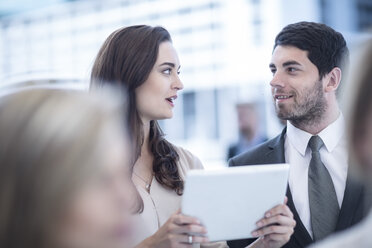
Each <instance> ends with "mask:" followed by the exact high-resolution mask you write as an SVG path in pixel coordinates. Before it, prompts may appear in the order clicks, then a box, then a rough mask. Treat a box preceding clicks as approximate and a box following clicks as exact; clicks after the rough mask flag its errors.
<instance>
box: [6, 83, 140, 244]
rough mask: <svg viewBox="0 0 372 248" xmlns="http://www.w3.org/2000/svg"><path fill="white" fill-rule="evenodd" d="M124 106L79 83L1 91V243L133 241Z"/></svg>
mask: <svg viewBox="0 0 372 248" xmlns="http://www.w3.org/2000/svg"><path fill="white" fill-rule="evenodd" d="M123 111H125V110H124V109H123V106H122V104H120V101H113V100H112V98H108V97H103V96H102V97H98V96H97V97H95V96H92V95H89V94H88V93H84V92H78V91H73V90H62V89H39V88H33V89H24V90H20V91H17V92H15V93H14V92H13V93H11V94H8V95H5V96H2V97H1V98H0V247H4V248H5V247H6V248H26V247H27V248H125V247H130V246H129V245H128V244H129V239H130V236H131V225H132V224H131V223H130V215H131V212H132V211H133V210H134V209H133V208H134V207H135V202H134V201H133V200H131V198H132V196H133V193H132V192H134V191H133V190H135V188H134V185H133V184H132V183H131V180H130V173H129V168H130V167H129V166H128V164H129V153H128V150H130V149H128V148H129V147H128V142H127V139H126V138H125V137H126V133H125V131H124V130H123V127H124V126H123V123H124V122H123V121H122V112H123Z"/></svg>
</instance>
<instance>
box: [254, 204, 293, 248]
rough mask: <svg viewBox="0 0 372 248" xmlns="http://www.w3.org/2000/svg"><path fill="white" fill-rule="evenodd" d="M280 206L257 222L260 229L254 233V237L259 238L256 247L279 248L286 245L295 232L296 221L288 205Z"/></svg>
mask: <svg viewBox="0 0 372 248" xmlns="http://www.w3.org/2000/svg"><path fill="white" fill-rule="evenodd" d="M287 201H288V199H287V197H286V198H285V200H284V204H280V205H278V206H276V207H274V208H272V209H270V210H269V211H267V212H266V213H265V217H264V218H262V219H260V220H259V221H257V223H256V225H257V227H258V229H256V230H255V231H253V232H252V235H253V236H254V237H259V239H258V240H257V242H255V243H254V247H265V248H278V247H282V246H283V245H285V244H286V243H287V242H288V241H289V239H290V238H291V235H292V234H293V232H294V227H295V226H296V221H295V220H294V219H293V213H292V212H291V210H290V209H289V207H288V206H287V205H286V204H287Z"/></svg>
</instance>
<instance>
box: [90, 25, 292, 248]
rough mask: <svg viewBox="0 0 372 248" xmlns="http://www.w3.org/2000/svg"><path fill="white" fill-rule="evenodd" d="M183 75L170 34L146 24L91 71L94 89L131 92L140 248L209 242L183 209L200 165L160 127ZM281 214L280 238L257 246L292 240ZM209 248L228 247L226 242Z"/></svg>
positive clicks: (120, 34)
mask: <svg viewBox="0 0 372 248" xmlns="http://www.w3.org/2000/svg"><path fill="white" fill-rule="evenodd" d="M179 72H180V61H179V59H178V55H177V52H176V51H175V49H174V47H173V45H172V41H171V37H170V35H169V33H168V31H167V30H165V29H164V28H162V27H150V26H145V25H142V26H131V27H127V28H122V29H119V30H117V31H115V32H113V33H112V34H111V35H110V36H109V37H108V38H107V39H106V41H105V42H104V44H103V45H102V47H101V49H100V51H99V53H98V55H97V58H96V60H95V62H94V65H93V69H92V74H91V88H93V89H95V88H100V87H103V86H105V85H110V84H114V85H119V86H121V87H122V88H124V89H126V90H127V91H128V98H129V99H128V101H129V117H128V121H129V125H128V126H129V129H130V132H131V134H132V138H133V140H134V141H135V142H136V159H135V160H134V163H133V180H134V182H135V184H136V185H137V188H138V190H139V192H140V195H141V198H142V200H143V206H144V208H143V212H142V213H141V215H139V216H138V218H137V220H136V224H137V226H138V229H137V232H136V233H135V236H136V240H137V243H136V244H138V245H137V247H162V248H164V247H177V248H182V247H191V246H192V243H195V245H196V246H199V245H198V244H199V243H202V244H204V243H206V242H208V239H207V238H206V237H205V235H206V233H207V230H206V229H205V228H204V227H203V226H202V225H200V223H199V221H198V220H197V219H195V218H192V217H189V216H184V215H182V213H181V212H180V210H179V208H180V206H181V195H182V192H183V188H184V178H185V174H186V173H187V171H188V170H192V169H202V165H201V163H200V161H199V159H197V158H196V157H195V156H194V155H192V154H191V153H190V152H188V151H186V150H184V149H182V148H180V147H176V146H174V145H172V144H171V143H169V142H168V141H167V140H166V139H165V138H164V135H163V132H162V131H161V129H160V127H159V125H158V123H157V121H158V120H162V119H169V118H172V116H173V108H174V105H175V101H176V99H177V94H178V92H179V91H180V90H182V89H183V84H182V82H181V81H180V78H179ZM279 209H280V210H279V212H278V213H276V214H275V215H276V216H277V215H283V216H284V217H283V220H282V219H281V221H280V223H279V224H280V225H282V226H280V228H279V229H280V232H281V233H280V234H278V233H276V231H277V229H276V227H275V228H273V229H275V231H273V230H272V229H270V228H263V229H262V230H260V231H259V232H258V234H257V236H262V235H265V234H267V236H266V237H267V238H266V240H265V239H259V241H258V244H263V243H265V242H266V243H270V244H272V243H275V244H276V245H277V246H273V247H279V246H281V245H282V244H284V243H285V242H287V240H288V239H289V236H290V235H291V233H292V232H293V227H294V221H293V218H292V213H290V211H289V209H288V208H287V207H286V206H285V205H280V207H279ZM264 223H266V222H264ZM267 225H270V223H268V224H267V223H266V224H265V225H264V227H266V226H267ZM270 234H272V235H270ZM274 234H275V235H274ZM211 245H213V246H221V247H224V246H226V243H219V244H211Z"/></svg>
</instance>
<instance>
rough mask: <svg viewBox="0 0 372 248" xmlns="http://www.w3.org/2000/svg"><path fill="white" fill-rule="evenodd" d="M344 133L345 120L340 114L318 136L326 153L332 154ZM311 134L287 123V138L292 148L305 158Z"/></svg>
mask: <svg viewBox="0 0 372 248" xmlns="http://www.w3.org/2000/svg"><path fill="white" fill-rule="evenodd" d="M344 132H345V120H344V116H343V115H342V113H341V112H340V114H339V116H338V117H337V119H336V120H335V121H334V122H332V123H331V124H330V125H328V126H327V127H326V128H325V129H323V130H322V131H321V132H320V133H319V134H318V136H319V137H320V138H321V139H322V140H323V143H324V145H325V147H326V148H327V150H328V152H332V151H333V149H335V147H336V146H337V144H338V143H339V142H340V140H341V138H342V137H343V135H344ZM311 136H312V134H310V133H308V132H306V131H303V130H301V129H299V128H297V127H295V126H293V125H292V124H291V123H290V122H289V121H287V137H288V140H289V142H290V143H291V144H292V145H293V147H294V148H295V149H296V150H297V151H298V152H299V153H300V154H301V155H302V156H305V153H306V148H307V146H308V143H309V140H310V138H311Z"/></svg>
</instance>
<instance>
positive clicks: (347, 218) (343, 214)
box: [336, 170, 363, 231]
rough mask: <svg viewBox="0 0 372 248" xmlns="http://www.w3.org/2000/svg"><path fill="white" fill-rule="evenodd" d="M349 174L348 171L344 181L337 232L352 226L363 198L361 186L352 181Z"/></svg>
mask: <svg viewBox="0 0 372 248" xmlns="http://www.w3.org/2000/svg"><path fill="white" fill-rule="evenodd" d="M350 174H351V173H350V170H349V171H348V175H347V179H346V186H345V193H344V199H343V201H342V205H341V210H340V215H339V218H338V222H337V226H336V230H337V231H339V230H343V229H345V228H347V227H349V226H351V225H352V224H353V221H354V216H355V214H356V211H357V209H358V206H359V205H360V202H361V198H362V196H363V186H362V185H361V184H360V183H358V182H357V181H354V180H353V178H352V176H350Z"/></svg>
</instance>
